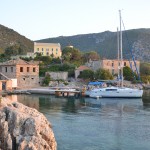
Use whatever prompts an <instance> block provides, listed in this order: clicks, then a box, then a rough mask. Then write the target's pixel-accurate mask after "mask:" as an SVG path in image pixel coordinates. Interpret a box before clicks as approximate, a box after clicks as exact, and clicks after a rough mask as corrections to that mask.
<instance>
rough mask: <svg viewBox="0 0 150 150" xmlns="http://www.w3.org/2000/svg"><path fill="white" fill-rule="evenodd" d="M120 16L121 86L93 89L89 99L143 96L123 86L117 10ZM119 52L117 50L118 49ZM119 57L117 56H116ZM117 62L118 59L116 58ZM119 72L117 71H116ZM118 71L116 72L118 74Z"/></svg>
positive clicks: (121, 59)
mask: <svg viewBox="0 0 150 150" xmlns="http://www.w3.org/2000/svg"><path fill="white" fill-rule="evenodd" d="M119 16H120V44H119V46H120V64H121V66H120V69H121V73H120V74H121V86H120V87H114V86H112V87H105V88H95V89H93V90H91V91H90V93H89V96H90V97H94V98H97V97H115V98H140V97H142V95H143V90H142V89H133V88H127V87H124V86H123V58H122V30H121V11H120V10H119ZM118 50H119V48H118ZM118 52H119V51H118ZM118 56H119V55H118ZM118 62H119V58H118ZM118 70H119V69H118ZM119 72H120V71H118V73H119Z"/></svg>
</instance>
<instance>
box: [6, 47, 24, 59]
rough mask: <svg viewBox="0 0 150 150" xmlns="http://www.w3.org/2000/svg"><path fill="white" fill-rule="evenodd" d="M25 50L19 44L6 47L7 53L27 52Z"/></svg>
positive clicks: (11, 54) (19, 53)
mask: <svg viewBox="0 0 150 150" xmlns="http://www.w3.org/2000/svg"><path fill="white" fill-rule="evenodd" d="M25 53H26V52H25V50H24V49H23V48H22V47H21V46H20V45H19V44H16V45H12V46H9V47H7V48H6V49H5V55H9V56H15V55H22V54H25Z"/></svg>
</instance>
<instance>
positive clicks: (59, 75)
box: [45, 72, 68, 80]
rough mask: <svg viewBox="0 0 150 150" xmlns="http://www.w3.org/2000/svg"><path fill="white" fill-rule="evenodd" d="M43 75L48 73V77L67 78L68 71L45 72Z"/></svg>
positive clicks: (55, 78)
mask: <svg viewBox="0 0 150 150" xmlns="http://www.w3.org/2000/svg"><path fill="white" fill-rule="evenodd" d="M45 75H50V77H51V78H52V79H54V80H57V79H62V80H68V72H46V74H45Z"/></svg>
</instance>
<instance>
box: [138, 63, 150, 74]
mask: <svg viewBox="0 0 150 150" xmlns="http://www.w3.org/2000/svg"><path fill="white" fill-rule="evenodd" d="M140 73H141V74H142V75H150V63H141V64H140Z"/></svg>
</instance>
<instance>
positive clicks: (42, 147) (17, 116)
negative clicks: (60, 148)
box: [0, 97, 57, 150]
mask: <svg viewBox="0 0 150 150" xmlns="http://www.w3.org/2000/svg"><path fill="white" fill-rule="evenodd" d="M29 149H30V150H56V149H57V143H56V140H55V137H54V133H53V130H52V126H51V124H50V123H49V122H48V121H47V119H46V117H45V116H44V115H43V114H42V113H40V112H38V111H37V110H36V109H33V108H29V107H27V106H25V105H23V104H21V103H18V102H12V101H11V100H9V99H7V98H5V97H3V98H1V101H0V150H29Z"/></svg>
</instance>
